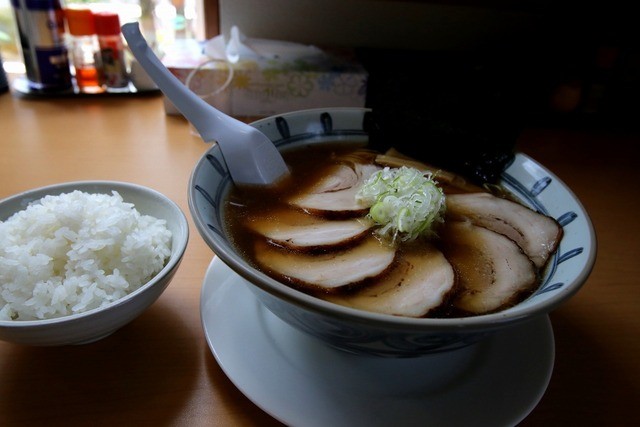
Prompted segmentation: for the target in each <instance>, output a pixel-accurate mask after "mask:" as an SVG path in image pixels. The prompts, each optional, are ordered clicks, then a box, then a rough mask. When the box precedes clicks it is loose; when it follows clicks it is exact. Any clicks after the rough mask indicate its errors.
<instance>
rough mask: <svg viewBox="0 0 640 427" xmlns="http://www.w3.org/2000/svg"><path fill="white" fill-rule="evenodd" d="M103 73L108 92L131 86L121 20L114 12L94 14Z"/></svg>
mask: <svg viewBox="0 0 640 427" xmlns="http://www.w3.org/2000/svg"><path fill="white" fill-rule="evenodd" d="M94 17H95V23H96V33H97V34H98V44H99V46H100V57H101V59H102V71H103V76H104V83H105V85H106V86H107V90H116V91H118V90H125V89H128V86H129V77H128V75H127V64H126V62H125V54H124V42H123V41H122V34H121V32H120V19H119V18H118V15H117V14H115V13H112V12H98V13H95V14H94Z"/></svg>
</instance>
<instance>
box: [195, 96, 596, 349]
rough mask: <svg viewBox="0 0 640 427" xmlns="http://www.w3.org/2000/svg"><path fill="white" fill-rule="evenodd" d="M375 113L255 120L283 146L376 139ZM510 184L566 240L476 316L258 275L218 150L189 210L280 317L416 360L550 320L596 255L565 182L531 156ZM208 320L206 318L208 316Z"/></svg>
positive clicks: (202, 170) (319, 333) (204, 161)
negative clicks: (402, 310)
mask: <svg viewBox="0 0 640 427" xmlns="http://www.w3.org/2000/svg"><path fill="white" fill-rule="evenodd" d="M369 114H370V111H369V110H367V109H359V108H329V109H314V110H304V111H297V112H291V113H287V114H282V115H278V116H275V117H270V118H266V119H263V120H259V121H257V122H254V123H252V125H253V126H254V127H256V128H258V129H260V130H261V131H262V132H264V133H265V134H266V135H267V136H268V137H269V138H270V139H271V140H272V141H273V142H274V144H275V145H276V146H277V147H278V148H279V149H280V150H283V149H289V148H292V147H296V146H301V145H305V144H315V143H322V142H328V141H332V142H333V141H338V142H342V141H344V142H365V143H366V142H367V141H368V133H367V123H368V122H369V120H368V119H369V117H368V115H369ZM500 184H501V185H503V186H504V187H505V188H506V189H507V190H509V191H510V192H511V193H513V194H514V195H515V196H516V197H518V198H519V199H520V200H521V201H522V202H523V203H524V204H525V205H527V206H529V207H531V208H532V209H534V210H537V211H538V212H540V213H543V214H546V215H548V216H551V217H553V218H555V219H556V220H557V222H558V223H559V225H560V226H561V227H562V229H563V236H562V240H561V241H560V243H559V246H558V249H557V251H556V252H555V253H554V255H553V256H552V258H551V259H550V260H549V262H548V264H547V267H546V269H545V270H544V277H543V278H542V282H541V284H540V285H539V287H538V288H536V290H535V291H534V292H533V293H532V294H531V295H530V296H529V297H527V298H526V299H525V300H524V301H522V302H520V303H518V304H516V305H514V306H512V307H510V308H508V309H505V310H502V311H498V312H495V313H490V314H482V315H476V316H471V317H455V318H410V317H401V316H393V315H387V314H379V313H374V312H369V311H363V310H359V309H354V308H350V307H346V306H342V305H338V304H334V303H331V302H328V301H325V300H322V299H319V298H317V297H314V296H311V295H308V294H306V293H304V292H301V291H299V290H296V289H294V288H292V287H290V286H288V285H286V284H284V283H281V282H279V281H278V280H275V279H273V278H271V277H270V276H268V275H267V274H265V273H263V272H261V271H260V270H258V269H257V268H256V267H254V265H252V263H251V262H250V261H249V260H247V259H246V258H244V257H243V255H242V254H241V253H240V252H239V250H238V248H236V247H235V246H234V243H233V241H232V238H231V236H230V234H229V231H228V229H227V227H226V225H225V198H226V197H227V195H228V194H229V191H230V189H231V188H232V185H233V184H232V181H231V178H230V176H229V173H228V170H227V168H226V166H225V163H224V159H223V157H222V155H221V152H220V150H219V148H218V147H217V146H212V147H211V148H210V149H209V150H208V151H207V152H206V153H205V154H204V155H203V156H202V158H201V159H200V160H199V162H198V163H197V164H196V166H195V168H194V170H193V172H192V175H191V178H190V183H189V190H188V193H189V194H188V195H189V209H190V212H191V215H192V217H193V220H194V222H195V225H196V228H197V230H198V232H199V233H200V235H201V236H202V238H203V239H204V241H205V242H206V243H207V244H208V245H209V247H210V248H211V249H212V251H213V253H214V254H215V255H216V256H218V257H219V258H220V260H221V261H223V262H224V263H225V264H226V265H228V266H229V267H230V268H231V269H232V270H233V271H234V272H235V273H236V274H238V275H239V276H240V277H241V278H242V279H243V282H244V283H245V285H246V286H247V287H248V288H249V289H250V290H251V291H252V293H253V294H254V295H255V297H256V298H257V299H258V300H259V301H260V302H261V303H262V304H263V305H264V306H265V307H266V308H267V309H268V310H270V311H271V312H272V313H273V314H275V315H276V316H277V317H279V318H280V319H282V320H283V321H285V322H286V323H288V324H290V325H291V326H293V327H295V328H297V329H298V330H301V331H303V332H305V333H307V334H309V335H312V336H314V337H316V338H317V339H319V340H322V341H324V342H326V343H327V344H328V345H329V346H332V347H334V348H337V349H341V350H344V351H347V352H351V353H355V354H360V355H370V356H381V357H415V356H421V355H426V354H431V353H438V352H444V351H451V350H456V349H460V348H463V347H465V346H468V345H470V344H473V343H476V342H478V341H479V340H481V339H483V338H485V337H487V336H489V335H491V334H493V333H495V332H497V331H500V330H503V329H505V328H509V327H512V326H515V325H518V324H521V323H522V322H526V321H529V320H532V319H534V318H537V317H539V316H544V315H546V314H547V313H549V312H550V311H552V310H554V309H556V308H557V307H559V306H560V305H561V304H563V303H564V302H566V301H567V300H568V299H569V298H570V297H571V296H572V295H574V294H575V293H576V292H577V291H578V290H579V289H580V288H581V287H582V285H583V284H584V283H585V281H586V279H587V277H588V276H589V274H590V272H591V269H592V267H593V264H594V262H595V256H596V239H595V234H594V230H593V227H592V224H591V221H590V219H589V217H588V215H587V213H586V211H585V209H584V208H583V207H582V205H581V203H580V202H579V200H578V199H577V198H576V196H575V195H574V194H573V193H572V192H571V190H570V189H569V188H568V187H567V186H566V185H565V184H564V183H562V182H561V181H560V180H559V179H558V177H556V176H555V175H554V174H553V173H551V172H550V171H548V170H547V169H545V168H544V167H543V166H542V165H540V164H538V163H537V162H536V161H535V160H533V159H532V158H530V157H528V156H527V155H525V154H522V153H516V154H515V157H514V159H513V160H512V161H511V162H510V163H509V164H508V165H507V167H506V168H505V169H504V171H503V172H502V175H501V182H500ZM203 316H206V313H203Z"/></svg>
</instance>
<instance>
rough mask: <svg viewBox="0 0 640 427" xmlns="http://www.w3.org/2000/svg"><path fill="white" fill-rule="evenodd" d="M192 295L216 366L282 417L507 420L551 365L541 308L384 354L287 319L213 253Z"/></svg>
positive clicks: (311, 422)
mask: <svg viewBox="0 0 640 427" xmlns="http://www.w3.org/2000/svg"><path fill="white" fill-rule="evenodd" d="M200 304H201V306H200V310H201V317H202V325H203V328H204V332H205V336H206V338H207V342H208V344H209V347H210V348H211V351H212V353H213V355H214V356H215V358H216V360H217V362H218V364H219V365H220V366H221V368H222V370H223V371H224V372H225V374H226V375H227V376H228V377H229V378H230V380H231V381H232V382H233V383H234V384H235V386H236V387H238V389H239V390H240V391H241V392H242V393H243V394H244V395H245V396H247V397H248V398H249V399H250V400H251V401H253V402H254V403H255V404H256V405H257V406H259V407H260V408H261V409H263V410H264V411H265V412H267V413H268V414H270V415H271V416H273V417H274V418H276V419H277V420H279V421H281V422H283V423H285V424H287V425H290V426H304V427H314V426H323V427H324V426H328V425H330V426H332V427H339V426H353V425H366V426H391V425H393V426H411V425H430V426H448V427H452V426H470V425H491V426H514V425H516V424H518V423H519V422H520V421H522V420H523V419H524V418H525V417H526V416H527V415H528V414H529V413H530V412H531V411H532V410H533V408H535V406H536V405H537V404H538V402H539V401H540V399H541V398H542V396H543V394H544V392H545V390H546V388H547V386H548V384H549V380H550V379H551V373H552V371H553V361H554V351H555V350H554V340H553V331H552V328H551V322H550V321H549V318H548V316H543V317H541V318H538V319H536V320H533V321H531V322H528V323H526V324H523V325H519V326H516V327H513V328H511V329H508V330H506V331H503V332H500V333H498V334H495V335H493V336H492V337H490V338H487V339H485V340H483V341H482V342H480V343H478V344H475V345H473V346H469V347H467V348H464V349H461V350H457V351H453V352H447V353H442V354H435V355H429V356H423V357H420V358H413V359H387V358H373V357H372V358H369V357H363V356H355V355H351V354H348V353H345V352H342V351H339V350H335V349H333V348H331V347H329V346H327V345H326V344H325V343H323V342H322V341H319V340H318V339H316V338H314V337H311V336H309V335H306V334H304V333H302V332H300V331H298V330H296V329H294V328H293V327H291V326H289V325H288V324H286V323H284V322H283V321H282V320H280V319H279V318H277V317H276V316H275V315H273V314H272V313H271V312H270V311H268V310H267V309H266V308H264V307H263V306H262V304H261V303H260V302H258V300H257V299H256V298H255V297H254V296H253V294H252V293H251V291H250V290H249V289H247V288H246V284H245V283H244V282H243V280H242V279H240V277H239V276H237V275H236V274H235V273H234V272H233V271H232V270H231V269H230V268H229V267H227V266H226V265H225V264H224V263H222V262H221V261H220V260H219V259H218V258H214V259H213V261H212V262H211V264H210V266H209V268H208V270H207V274H206V276H205V279H204V283H203V286H202V294H201V303H200Z"/></svg>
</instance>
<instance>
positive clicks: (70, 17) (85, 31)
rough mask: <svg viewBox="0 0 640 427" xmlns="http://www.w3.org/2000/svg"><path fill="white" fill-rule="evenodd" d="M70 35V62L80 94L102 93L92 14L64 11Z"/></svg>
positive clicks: (84, 11)
mask: <svg viewBox="0 0 640 427" xmlns="http://www.w3.org/2000/svg"><path fill="white" fill-rule="evenodd" d="M65 15H66V17H67V25H68V26H69V34H70V35H71V40H70V41H71V61H72V63H73V68H74V69H75V77H76V84H77V85H78V89H79V90H80V92H85V93H100V92H104V86H103V84H102V66H101V60H100V55H99V49H98V37H97V35H96V27H95V20H94V17H93V12H91V10H89V9H66V10H65Z"/></svg>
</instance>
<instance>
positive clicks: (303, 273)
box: [255, 237, 396, 292]
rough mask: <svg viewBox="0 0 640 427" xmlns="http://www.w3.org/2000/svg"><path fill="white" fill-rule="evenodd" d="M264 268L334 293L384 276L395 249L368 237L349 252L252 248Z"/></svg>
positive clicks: (263, 243) (257, 246)
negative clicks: (309, 252)
mask: <svg viewBox="0 0 640 427" xmlns="http://www.w3.org/2000/svg"><path fill="white" fill-rule="evenodd" d="M255 251H256V252H255V255H256V260H257V262H258V263H259V264H260V265H261V266H262V268H263V269H265V270H266V271H269V272H271V273H273V274H275V275H277V276H281V277H283V278H284V279H285V280H287V281H289V282H291V283H293V284H295V285H298V286H303V287H307V288H310V289H316V290H323V291H326V292H333V291H335V290H337V289H339V288H342V287H347V288H349V287H353V286H356V285H359V284H362V283H363V282H365V281H367V280H369V279H373V278H376V277H378V276H379V275H381V274H383V273H384V272H385V271H386V270H387V269H388V268H389V267H390V266H391V265H392V264H393V261H394V259H395V256H396V250H395V248H393V247H392V246H389V245H387V244H385V243H381V242H379V241H378V240H377V239H376V238H375V237H369V238H367V239H365V240H363V241H362V243H360V244H358V245H356V246H353V247H350V248H349V249H345V250H339V251H332V252H328V253H322V254H308V253H300V252H292V251H289V250H286V249H283V248H281V247H277V246H274V245H271V244H269V243H266V242H258V243H257V244H256V246H255Z"/></svg>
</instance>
